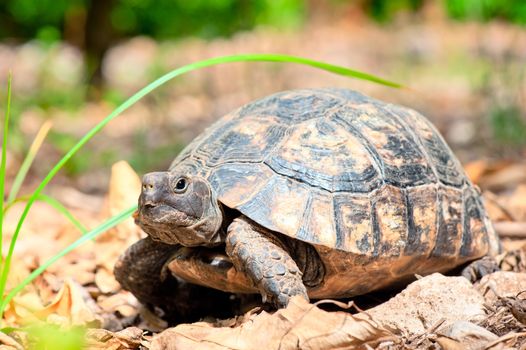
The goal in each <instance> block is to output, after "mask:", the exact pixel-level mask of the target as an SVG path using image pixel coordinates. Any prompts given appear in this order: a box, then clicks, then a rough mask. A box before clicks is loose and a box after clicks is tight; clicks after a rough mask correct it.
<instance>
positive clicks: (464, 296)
mask: <svg viewBox="0 0 526 350" xmlns="http://www.w3.org/2000/svg"><path fill="white" fill-rule="evenodd" d="M483 304H484V298H483V297H482V295H481V294H480V293H478V292H477V291H476V290H475V289H474V288H473V286H472V285H471V283H469V281H468V280H467V279H465V278H464V277H446V276H443V275H442V274H440V273H434V274H432V275H429V276H426V277H423V278H421V279H419V280H417V281H415V282H413V283H411V284H410V285H409V286H407V287H406V289H404V290H403V291H402V292H400V293H399V294H398V295H396V296H395V297H394V298H392V299H390V300H389V301H387V302H385V303H383V304H381V305H378V306H376V307H374V308H372V309H369V310H367V314H368V315H370V316H371V317H372V318H373V319H374V320H376V321H378V322H380V323H381V324H384V325H385V326H387V327H389V328H392V329H400V330H402V331H405V332H407V333H409V334H422V333H424V332H425V331H426V330H428V329H429V328H430V327H432V326H433V325H435V324H436V323H437V322H438V321H440V320H442V319H443V320H444V322H445V324H449V323H452V322H455V321H460V320H467V321H481V320H483V319H484V318H485V312H484V306H483ZM360 317H361V316H360ZM364 317H368V316H364Z"/></svg>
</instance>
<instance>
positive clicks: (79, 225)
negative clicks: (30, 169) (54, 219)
mask: <svg viewBox="0 0 526 350" xmlns="http://www.w3.org/2000/svg"><path fill="white" fill-rule="evenodd" d="M30 197H31V195H27V196H22V197H18V198H15V200H14V201H11V202H9V203H7V205H6V206H5V207H4V215H5V214H6V213H7V211H8V210H9V209H11V208H12V207H13V206H14V205H15V204H17V203H21V202H27V201H28V200H29V198H30ZM37 201H40V202H44V203H46V204H47V205H49V206H50V207H52V208H53V209H55V210H56V211H57V212H59V213H60V214H62V215H63V216H64V217H65V218H66V219H68V220H69V221H70V222H71V223H72V224H73V226H75V227H76V228H77V229H78V230H79V231H80V232H81V233H82V234H85V233H87V232H88V229H87V228H86V226H84V225H83V224H82V223H81V222H80V221H79V220H77V218H75V216H74V215H73V214H71V212H70V211H69V210H68V209H67V208H66V207H65V206H63V205H62V203H60V202H59V201H58V200H56V199H55V198H53V197H50V196H48V195H46V194H44V193H41V194H39V195H38V198H37Z"/></svg>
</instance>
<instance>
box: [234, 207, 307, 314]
mask: <svg viewBox="0 0 526 350" xmlns="http://www.w3.org/2000/svg"><path fill="white" fill-rule="evenodd" d="M226 253H227V254H228V255H229V256H230V258H231V259H232V262H233V263H234V266H235V267H236V269H238V270H239V271H242V272H245V273H246V274H247V275H248V276H249V277H250V278H251V279H252V281H253V282H254V284H255V285H256V286H257V287H258V289H259V290H260V292H261V295H262V296H263V302H266V301H267V300H270V301H271V302H273V303H274V304H275V305H276V306H278V307H285V306H287V304H288V302H289V299H290V298H291V297H292V296H295V295H301V296H302V297H304V298H305V299H307V300H309V297H308V296H307V289H306V287H305V285H304V284H303V280H302V272H301V271H300V269H299V268H298V266H297V265H296V263H295V262H294V260H293V259H292V258H291V256H290V255H289V253H288V252H287V251H286V250H285V249H284V247H283V245H282V243H281V242H279V240H278V239H277V238H276V237H274V236H273V235H272V234H271V233H269V232H268V231H266V230H265V229H263V228H262V227H260V226H258V225H257V224H255V223H253V222H252V221H250V220H249V219H247V218H245V217H241V218H237V219H235V220H234V221H233V222H232V224H230V226H229V227H228V233H227V237H226Z"/></svg>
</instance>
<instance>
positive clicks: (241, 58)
mask: <svg viewBox="0 0 526 350" xmlns="http://www.w3.org/2000/svg"><path fill="white" fill-rule="evenodd" d="M246 61H263V62H289V63H298V64H303V65H307V66H311V67H315V68H319V69H322V70H325V71H328V72H332V73H336V74H339V75H343V76H349V77H355V78H358V79H363V80H368V81H372V82H376V83H379V84H383V85H386V86H390V87H397V88H400V87H403V86H402V85H400V84H398V83H394V82H391V81H388V80H385V79H382V78H379V77H376V76H374V75H371V74H368V73H363V72H359V71H356V70H352V69H348V68H345V67H340V66H335V65H332V64H327V63H324V62H319V61H314V60H310V59H306V58H302V57H296V56H289V55H275V54H244V55H232V56H223V57H215V58H211V59H207V60H203V61H199V62H194V63H191V64H188V65H185V66H183V67H180V68H177V69H175V70H173V71H171V72H169V73H167V74H165V75H163V76H161V77H160V78H158V79H157V80H155V81H153V82H152V83H150V84H148V85H147V86H146V87H144V88H142V89H141V90H139V91H138V92H137V93H135V94H134V95H132V96H131V97H130V98H128V99H127V100H126V101H124V102H123V103H122V104H121V105H119V106H118V107H117V108H116V109H114V110H113V111H112V112H111V113H110V114H109V115H108V116H107V117H105V118H104V119H103V120H102V121H101V122H100V123H99V124H97V125H96V126H95V127H94V128H93V129H91V130H90V131H89V132H88V133H87V134H86V135H84V137H82V138H81V139H80V140H79V141H78V142H77V143H76V144H75V145H74V146H73V147H72V148H71V149H70V150H69V151H68V152H67V153H66V154H65V155H64V156H63V157H62V159H61V160H59V162H58V163H57V164H56V165H55V166H54V167H53V168H52V169H51V170H50V172H49V173H48V174H47V175H46V177H45V178H44V180H42V182H41V183H40V184H39V185H38V187H37V188H36V189H35V191H34V192H33V194H32V195H31V197H30V198H29V200H28V202H27V203H26V206H25V208H24V211H23V212H22V214H21V216H20V219H19V221H18V224H17V226H16V229H15V232H14V233H13V237H12V239H11V243H10V245H9V250H8V253H7V256H6V259H5V263H4V265H3V269H2V274H1V275H0V296H2V295H3V293H4V290H5V285H6V282H7V275H8V273H9V269H10V265H11V260H12V256H13V252H14V247H15V244H16V241H17V239H18V235H19V234H20V230H21V228H22V225H23V223H24V221H25V219H26V217H27V214H28V213H29V210H30V209H31V207H32V205H33V203H34V202H35V201H36V200H37V198H38V195H39V194H40V193H41V192H42V191H43V189H44V188H45V187H46V186H47V184H48V183H49V182H50V181H51V179H53V177H54V176H55V175H56V174H57V172H58V171H59V170H60V169H61V168H62V167H63V166H64V164H66V162H67V161H68V160H69V159H70V158H71V157H73V155H74V154H75V153H77V151H78V150H79V149H80V148H82V147H83V146H84V145H85V144H86V143H87V142H88V141H89V140H90V139H91V138H92V137H93V136H95V135H96V134H97V133H99V132H100V130H102V128H104V127H105V126H106V124H108V123H109V122H110V121H111V120H113V119H114V118H115V117H117V116H118V115H119V114H121V113H122V112H124V111H125V110H127V109H128V108H130V107H131V106H132V105H134V104H135V103H136V102H138V101H139V100H140V99H142V98H143V97H144V96H146V95H147V94H149V93H150V92H152V91H153V90H155V89H157V88H158V87H160V86H162V85H164V84H165V83H167V82H168V81H170V80H172V79H174V78H175V77H177V76H179V75H182V74H184V73H188V72H191V71H194V70H197V69H200V68H205V67H210V66H214V65H217V64H222V63H229V62H246ZM0 317H1V314H0Z"/></svg>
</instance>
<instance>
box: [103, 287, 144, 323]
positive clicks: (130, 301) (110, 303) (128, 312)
mask: <svg viewBox="0 0 526 350" xmlns="http://www.w3.org/2000/svg"><path fill="white" fill-rule="evenodd" d="M97 303H98V305H99V306H100V307H101V308H102V310H103V311H105V312H108V313H114V312H118V313H120V314H121V315H123V316H124V317H131V316H134V315H137V314H138V313H139V307H140V304H139V302H138V301H137V299H136V298H135V297H134V296H133V295H132V294H131V293H130V292H124V291H122V292H120V293H117V294H114V295H112V296H109V297H106V296H101V297H99V298H98V299H97Z"/></svg>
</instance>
